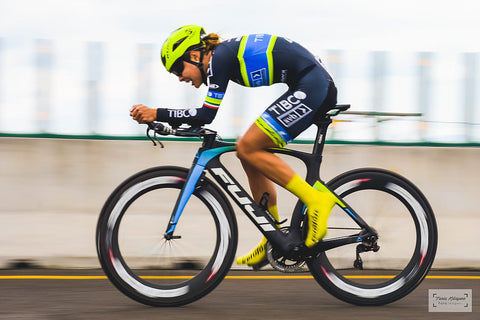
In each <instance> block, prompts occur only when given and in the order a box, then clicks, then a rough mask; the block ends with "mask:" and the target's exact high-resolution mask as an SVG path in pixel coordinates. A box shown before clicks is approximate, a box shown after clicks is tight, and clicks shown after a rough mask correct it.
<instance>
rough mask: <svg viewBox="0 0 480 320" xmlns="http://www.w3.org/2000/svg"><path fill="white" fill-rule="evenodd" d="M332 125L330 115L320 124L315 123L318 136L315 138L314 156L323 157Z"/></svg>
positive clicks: (319, 122)
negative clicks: (329, 127)
mask: <svg viewBox="0 0 480 320" xmlns="http://www.w3.org/2000/svg"><path fill="white" fill-rule="evenodd" d="M331 123H332V119H330V116H328V115H326V116H325V118H323V119H321V120H319V121H318V122H315V125H316V126H317V136H316V137H315V144H314V145H313V154H316V155H322V153H323V147H324V145H325V139H326V137H327V129H328V126H329V125H330V124H331Z"/></svg>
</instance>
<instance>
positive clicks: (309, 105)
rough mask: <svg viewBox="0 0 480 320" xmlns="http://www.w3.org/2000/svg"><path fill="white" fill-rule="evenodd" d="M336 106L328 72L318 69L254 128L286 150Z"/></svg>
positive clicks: (265, 114) (275, 105)
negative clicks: (315, 120) (288, 145)
mask: <svg viewBox="0 0 480 320" xmlns="http://www.w3.org/2000/svg"><path fill="white" fill-rule="evenodd" d="M336 103H337V88H336V87H335V84H334V83H333V80H332V79H331V77H330V75H329V74H328V72H327V71H326V70H325V69H323V68H322V67H319V66H316V67H314V68H313V69H311V70H310V71H308V72H307V73H306V74H305V75H303V76H302V77H301V78H300V79H299V80H298V81H297V82H296V83H295V85H293V86H291V87H290V88H289V90H288V91H287V92H285V93H284V94H283V95H281V96H280V97H279V98H278V99H277V100H276V101H275V102H274V103H272V104H271V105H270V106H269V107H268V108H267V109H266V110H265V111H264V112H263V113H262V115H261V116H260V117H259V118H258V119H257V120H256V121H255V124H256V125H257V126H258V127H259V128H260V129H261V130H262V131H263V132H265V134H267V135H268V136H269V137H270V138H271V139H272V141H273V142H274V143H275V144H276V145H277V146H279V147H282V148H283V147H285V146H286V145H287V143H288V142H290V141H292V140H293V139H295V138H296V137H297V136H298V135H299V134H300V133H302V132H303V131H305V130H306V129H307V128H308V127H310V125H312V123H313V121H314V119H315V118H316V117H317V116H319V115H322V114H325V113H326V112H327V111H328V110H330V109H331V108H332V107H334V106H335V105H336Z"/></svg>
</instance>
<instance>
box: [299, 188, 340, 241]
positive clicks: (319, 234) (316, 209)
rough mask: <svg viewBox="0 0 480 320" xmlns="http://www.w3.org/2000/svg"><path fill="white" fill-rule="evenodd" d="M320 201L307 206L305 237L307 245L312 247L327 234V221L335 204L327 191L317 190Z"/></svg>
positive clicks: (333, 198)
mask: <svg viewBox="0 0 480 320" xmlns="http://www.w3.org/2000/svg"><path fill="white" fill-rule="evenodd" d="M319 193H320V201H319V202H318V203H315V204H313V205H310V207H309V208H307V215H308V232H307V238H306V239H305V245H306V246H307V247H313V246H314V245H316V244H317V243H318V242H319V241H320V240H322V239H323V238H324V237H325V235H326V234H327V221H328V217H329V215H330V211H332V208H333V206H334V205H335V202H336V201H335V196H333V195H332V194H330V193H327V192H319Z"/></svg>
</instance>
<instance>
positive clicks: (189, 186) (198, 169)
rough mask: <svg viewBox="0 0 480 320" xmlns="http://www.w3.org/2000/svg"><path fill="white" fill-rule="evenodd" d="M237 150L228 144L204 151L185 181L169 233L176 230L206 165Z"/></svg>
mask: <svg viewBox="0 0 480 320" xmlns="http://www.w3.org/2000/svg"><path fill="white" fill-rule="evenodd" d="M233 150H235V146H228V147H220V148H215V149H210V150H206V151H204V152H202V153H201V154H200V157H199V158H198V160H197V163H196V164H195V166H194V167H193V170H192V172H191V173H190V175H189V177H188V180H187V182H186V183H185V187H184V188H183V190H182V195H181V196H180V201H179V202H178V206H177V210H176V211H175V214H174V216H173V219H172V221H171V223H170V225H171V226H170V228H169V229H168V230H167V233H171V232H173V231H174V230H175V226H176V224H177V222H178V220H179V219H180V216H181V215H182V212H183V209H184V208H185V206H186V205H187V202H188V200H189V199H190V197H191V196H192V194H193V191H194V190H195V186H196V185H197V182H198V179H200V176H201V175H202V173H203V171H204V170H205V166H206V165H207V164H208V163H209V162H210V160H212V159H213V158H215V157H217V156H219V155H221V154H222V153H225V152H229V151H233Z"/></svg>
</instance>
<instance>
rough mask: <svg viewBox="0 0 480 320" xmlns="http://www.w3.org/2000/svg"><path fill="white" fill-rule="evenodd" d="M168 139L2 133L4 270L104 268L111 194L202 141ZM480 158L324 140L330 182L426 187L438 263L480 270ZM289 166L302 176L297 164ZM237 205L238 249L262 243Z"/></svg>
mask: <svg viewBox="0 0 480 320" xmlns="http://www.w3.org/2000/svg"><path fill="white" fill-rule="evenodd" d="M165 145H166V148H165V149H160V148H158V147H153V146H152V145H151V143H150V142H148V141H125V140H111V141H110V140H60V139H37V138H32V139H28V138H0V159H1V160H0V194H1V201H0V267H6V266H8V265H9V264H11V263H12V262H15V261H17V262H18V261H28V262H33V263H35V264H37V265H39V266H43V267H68V268H76V267H78V268H86V267H99V264H98V261H97V257H96V250H95V228H96V222H97V218H98V214H99V212H100V210H101V208H102V205H103V203H104V201H105V200H106V199H107V197H108V195H109V194H110V193H111V192H112V191H113V189H114V188H115V187H116V186H117V185H118V184H119V183H121V182H122V181H123V180H124V179H126V178H127V177H129V176H130V175H132V174H133V173H136V172H138V171H140V170H143V169H145V168H148V167H153V166H159V165H172V164H174V165H178V166H186V167H189V166H190V164H191V161H192V159H193V156H194V155H195V152H196V149H197V148H198V146H199V145H200V143H199V142H173V141H169V142H165ZM291 147H292V148H294V149H300V150H309V149H310V148H311V146H310V145H305V144H297V145H291ZM226 158H227V163H229V165H230V166H231V167H232V168H233V169H232V171H233V172H234V174H236V176H238V180H239V182H241V183H242V184H243V185H247V184H246V179H245V176H244V174H243V172H242V170H241V168H240V166H239V163H238V160H236V159H235V156H234V155H233V154H231V155H227V156H226ZM479 159H480V148H467V147H465V148H448V147H441V148H440V147H438V148H437V147H393V146H360V145H327V146H326V149H325V152H324V162H323V166H322V172H321V176H322V178H323V179H324V180H326V181H328V180H330V179H331V178H333V177H334V176H336V175H338V174H340V173H342V172H344V171H347V170H350V169H354V168H359V167H382V168H386V169H391V170H394V171H397V172H398V173H400V174H402V175H404V176H406V177H407V178H409V179H410V180H411V181H412V182H414V183H415V184H416V185H417V186H418V187H419V188H420V189H421V190H422V191H423V193H424V194H425V196H426V197H427V199H428V200H429V201H430V204H431V205H432V207H433V210H434V212H435V215H436V218H437V224H438V231H439V244H438V250H437V256H436V260H435V263H434V267H435V268H480V247H479V245H478V242H477V240H476V238H475V234H476V233H477V232H478V230H479V227H480V218H479V214H478V203H477V201H478V198H477V197H478V194H479V188H478V185H477V184H478V182H479V181H480V173H479V171H478V161H479ZM291 164H292V166H294V167H295V168H296V169H297V170H298V171H299V173H300V174H302V173H303V172H304V171H303V170H302V169H301V166H300V163H298V162H292V163H291ZM282 199H286V200H282V201H287V202H291V201H293V200H294V199H293V198H292V197H282ZM282 206H283V204H282V202H281V203H280V207H281V208H282ZM235 209H236V211H237V212H238V214H237V219H238V223H239V229H240V231H239V234H240V239H239V246H238V250H237V254H244V253H246V252H248V251H249V249H250V248H251V247H252V246H254V245H255V244H256V243H257V242H258V241H259V239H260V233H259V232H258V231H257V230H256V229H255V228H254V227H253V226H252V225H251V223H250V222H249V221H248V219H247V218H246V217H244V215H243V214H242V213H241V212H239V211H238V210H237V208H235ZM280 214H281V216H282V217H285V218H286V217H288V216H287V214H289V213H288V212H283V211H282V209H280ZM395 228H402V226H401V225H396V226H395Z"/></svg>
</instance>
